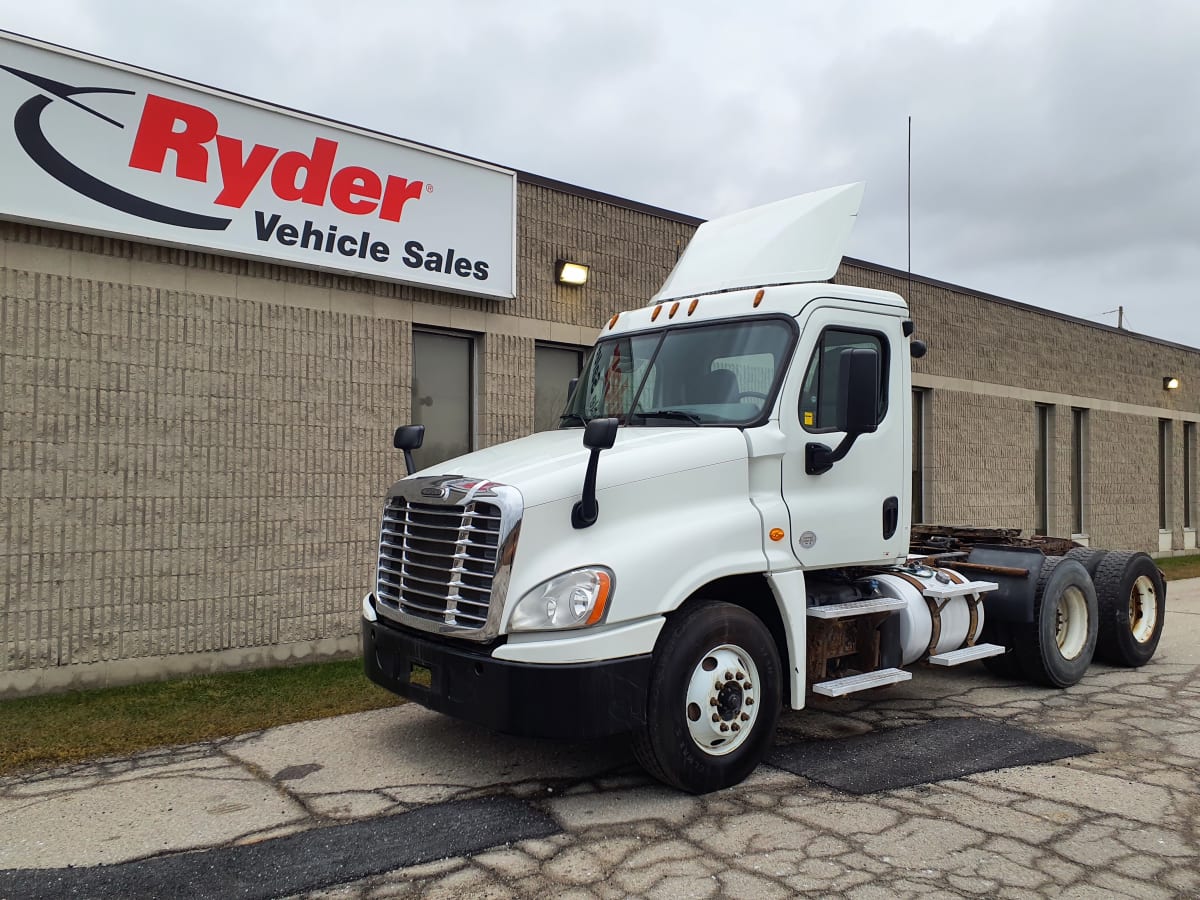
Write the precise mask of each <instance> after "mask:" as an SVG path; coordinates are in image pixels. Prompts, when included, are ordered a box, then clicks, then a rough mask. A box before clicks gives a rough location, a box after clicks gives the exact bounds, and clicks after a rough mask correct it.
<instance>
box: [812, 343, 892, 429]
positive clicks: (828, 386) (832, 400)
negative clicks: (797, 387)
mask: <svg viewBox="0 0 1200 900" xmlns="http://www.w3.org/2000/svg"><path fill="white" fill-rule="evenodd" d="M887 347H888V345H887V339H886V338H885V337H884V336H883V335H881V334H878V333H876V332H871V331H850V330H848V329H840V328H826V329H825V330H824V331H823V332H821V337H820V339H819V340H818V341H817V346H816V349H814V350H813V355H812V359H810V360H809V361H808V369H807V370H806V371H805V373H804V385H803V387H802V389H801V392H800V424H801V425H803V426H804V430H805V431H812V432H821V431H836V430H837V420H838V408H837V403H838V376H839V374H840V368H841V360H842V351H843V350H852V349H859V348H870V349H873V350H874V351H875V352H876V353H878V354H879V411H878V415H877V416H876V418H875V422H876V424H878V423H880V422H882V421H883V417H884V416H885V415H886V414H887V385H888V353H887Z"/></svg>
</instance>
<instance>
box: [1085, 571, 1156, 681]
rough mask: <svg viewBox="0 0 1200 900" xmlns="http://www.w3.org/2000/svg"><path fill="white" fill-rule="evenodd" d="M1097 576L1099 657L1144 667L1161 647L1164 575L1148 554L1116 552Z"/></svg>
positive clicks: (1115, 663) (1119, 664) (1108, 661)
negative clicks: (1159, 646) (1159, 641)
mask: <svg viewBox="0 0 1200 900" xmlns="http://www.w3.org/2000/svg"><path fill="white" fill-rule="evenodd" d="M1095 577H1096V597H1097V600H1098V602H1099V605H1100V636H1099V640H1098V641H1097V644H1096V657H1097V658H1098V659H1102V660H1104V662H1107V663H1112V664H1113V665H1116V666H1129V667H1136V666H1144V665H1145V664H1146V663H1148V662H1149V661H1150V659H1151V657H1153V656H1154V651H1155V650H1156V649H1157V648H1158V639H1159V638H1160V637H1161V636H1162V629H1163V622H1164V620H1165V618H1166V614H1167V588H1166V584H1165V583H1164V582H1163V577H1162V573H1161V572H1160V571H1159V570H1158V566H1156V565H1155V564H1154V560H1153V559H1151V558H1150V557H1149V556H1148V555H1146V554H1145V553H1123V552H1113V553H1110V554H1108V556H1107V557H1105V559H1104V561H1103V562H1101V563H1100V566H1099V568H1098V569H1097V570H1096V576H1095Z"/></svg>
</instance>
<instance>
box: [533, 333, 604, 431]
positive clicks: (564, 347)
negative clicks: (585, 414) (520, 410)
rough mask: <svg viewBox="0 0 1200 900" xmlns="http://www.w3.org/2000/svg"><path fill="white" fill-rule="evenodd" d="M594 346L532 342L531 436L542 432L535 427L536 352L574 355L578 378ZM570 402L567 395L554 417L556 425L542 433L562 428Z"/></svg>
mask: <svg viewBox="0 0 1200 900" xmlns="http://www.w3.org/2000/svg"><path fill="white" fill-rule="evenodd" d="M594 346H595V344H593V345H591V346H587V345H584V344H563V343H559V342H557V341H534V342H533V431H532V432H530V433H531V434H541V433H542V432H540V431H538V427H537V393H538V377H537V352H538V351H539V350H558V351H562V352H573V353H575V354H576V356H577V357H578V364H577V369H578V371H577V372H576V373H575V377H576V378H579V377H580V376H581V375H583V363H584V360H586V359H587V357H588V354H589V353H591V351H592V347H594ZM570 402H571V395H570V394H569V393H568V394H567V398H566V400H565V401H564V405H563V408H562V409H561V410H559V412H558V414H557V415H556V416H555V420H556V424H554V425H552V426H551V427H549V428H546V429H543V431H557V430H558V429H560V428H562V427H563V426H562V413H563V412H564V411H565V410H566V408H567V404H570Z"/></svg>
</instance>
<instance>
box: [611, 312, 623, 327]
mask: <svg viewBox="0 0 1200 900" xmlns="http://www.w3.org/2000/svg"><path fill="white" fill-rule="evenodd" d="M619 318H621V314H620V313H613V317H612V318H611V319H609V320H608V327H609V328H610V329H611V328H612V327H613V326H614V325H616V324H617V319H619Z"/></svg>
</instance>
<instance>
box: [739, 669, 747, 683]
mask: <svg viewBox="0 0 1200 900" xmlns="http://www.w3.org/2000/svg"><path fill="white" fill-rule="evenodd" d="M745 677H746V676H745V675H744V674H743V673H742V670H741V669H738V681H741V680H742V679H743V678H745Z"/></svg>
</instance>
